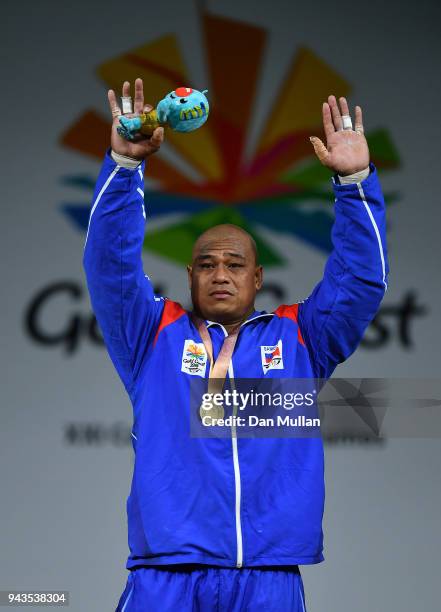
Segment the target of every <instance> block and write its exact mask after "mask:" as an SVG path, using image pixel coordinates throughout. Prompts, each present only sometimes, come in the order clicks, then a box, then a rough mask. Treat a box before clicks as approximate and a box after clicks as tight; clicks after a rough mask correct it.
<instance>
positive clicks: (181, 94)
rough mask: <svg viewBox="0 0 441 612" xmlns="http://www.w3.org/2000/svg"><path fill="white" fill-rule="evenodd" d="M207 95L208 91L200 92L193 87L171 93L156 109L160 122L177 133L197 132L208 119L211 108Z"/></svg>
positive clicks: (181, 88) (180, 88) (179, 88)
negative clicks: (166, 124)
mask: <svg viewBox="0 0 441 612" xmlns="http://www.w3.org/2000/svg"><path fill="white" fill-rule="evenodd" d="M206 93H207V90H206V89H204V91H198V90H197V89H192V88H191V87H178V88H177V89H175V90H174V91H171V92H170V93H169V94H167V95H166V96H165V98H163V99H162V100H161V101H160V102H159V104H158V106H157V107H156V112H157V114H158V119H159V121H160V122H161V123H168V125H169V126H170V127H171V128H172V129H173V130H176V131H177V132H192V131H193V130H196V129H197V128H199V127H201V125H203V124H204V123H205V122H206V121H207V119H208V113H209V111H210V107H209V104H208V100H207V98H206V96H205V94H206Z"/></svg>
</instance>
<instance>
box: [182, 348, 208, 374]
mask: <svg viewBox="0 0 441 612" xmlns="http://www.w3.org/2000/svg"><path fill="white" fill-rule="evenodd" d="M206 368H207V353H206V351H205V347H204V345H203V343H202V342H195V341H194V340H186V341H185V344H184V351H183V353H182V366H181V372H185V373H186V374H192V375H193V376H202V377H205V370H206Z"/></svg>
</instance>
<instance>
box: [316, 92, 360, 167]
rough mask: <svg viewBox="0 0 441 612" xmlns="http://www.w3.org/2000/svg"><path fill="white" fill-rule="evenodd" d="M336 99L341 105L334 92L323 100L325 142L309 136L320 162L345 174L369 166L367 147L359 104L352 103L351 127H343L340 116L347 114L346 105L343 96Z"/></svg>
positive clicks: (347, 115) (346, 115) (348, 115)
mask: <svg viewBox="0 0 441 612" xmlns="http://www.w3.org/2000/svg"><path fill="white" fill-rule="evenodd" d="M339 102H340V108H339V106H338V104H337V100H336V99H335V96H329V98H328V102H324V103H323V109H322V112H323V128H324V131H325V136H326V146H325V145H324V144H323V142H322V141H321V140H320V138H317V137H316V136H311V138H310V140H311V142H312V146H313V147H314V151H315V154H316V155H317V157H318V158H319V160H320V161H321V163H322V164H323V165H324V166H327V167H328V168H330V169H331V170H333V171H334V172H337V173H338V174H340V176H345V175H348V174H353V173H354V172H359V171H360V170H364V169H365V168H367V167H368V166H369V148H368V145H367V142H366V138H365V137H364V129H363V116H362V112H361V108H360V106H356V107H355V125H354V129H343V125H344V124H343V121H344V120H343V119H342V117H350V114H349V107H348V103H347V101H346V98H339ZM340 109H341V110H340ZM345 121H347V120H345Z"/></svg>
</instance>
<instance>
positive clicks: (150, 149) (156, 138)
mask: <svg viewBox="0 0 441 612" xmlns="http://www.w3.org/2000/svg"><path fill="white" fill-rule="evenodd" d="M122 95H123V96H130V83H129V82H128V81H125V82H124V84H123V86H122ZM107 97H108V99H109V105H110V111H111V113H112V117H113V123H112V135H111V147H112V150H113V151H114V152H115V153H118V154H119V155H125V156H126V157H131V158H132V159H139V160H142V159H145V158H146V157H148V156H149V155H152V154H153V153H156V151H158V150H159V148H160V146H161V144H162V142H163V140H164V128H162V127H158V128H156V129H155V131H154V132H153V134H152V136H150V137H149V136H144V135H143V134H138V135H137V136H136V138H135V140H134V141H128V140H126V139H125V138H123V137H122V136H120V135H119V134H118V132H117V127H118V126H119V125H120V123H119V117H120V115H121V114H122V113H121V108H120V106H119V104H118V101H117V98H116V94H115V92H114V91H113V89H109V91H108V93H107ZM152 108H153V107H152V106H151V105H149V104H146V105H144V89H143V83H142V79H136V81H135V103H134V108H133V110H134V112H133V113H132V114H125V116H126V117H134V116H135V115H140V114H141V113H142V112H146V113H147V112H148V111H150V110H152Z"/></svg>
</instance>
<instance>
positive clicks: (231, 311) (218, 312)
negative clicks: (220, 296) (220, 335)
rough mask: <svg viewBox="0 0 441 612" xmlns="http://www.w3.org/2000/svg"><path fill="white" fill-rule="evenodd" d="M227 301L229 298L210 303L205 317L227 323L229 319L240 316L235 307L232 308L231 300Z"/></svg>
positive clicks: (235, 318)
mask: <svg viewBox="0 0 441 612" xmlns="http://www.w3.org/2000/svg"><path fill="white" fill-rule="evenodd" d="M228 302H229V300H219V301H216V303H214V304H210V308H209V309H208V311H207V312H208V315H207V319H209V320H210V321H216V322H217V323H228V322H229V321H232V320H233V321H234V320H237V319H238V318H240V315H239V314H238V313H237V308H232V304H231V302H230V303H228Z"/></svg>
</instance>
